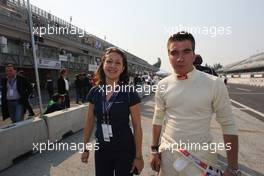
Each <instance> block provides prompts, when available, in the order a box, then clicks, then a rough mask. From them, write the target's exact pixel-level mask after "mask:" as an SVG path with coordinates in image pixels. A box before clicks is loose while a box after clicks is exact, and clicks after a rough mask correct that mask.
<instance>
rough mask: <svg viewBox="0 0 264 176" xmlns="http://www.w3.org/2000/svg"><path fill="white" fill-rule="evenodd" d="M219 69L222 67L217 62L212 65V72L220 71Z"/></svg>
mask: <svg viewBox="0 0 264 176" xmlns="http://www.w3.org/2000/svg"><path fill="white" fill-rule="evenodd" d="M221 68H223V65H221V64H220V63H219V62H218V63H216V64H214V65H213V69H214V70H218V69H221Z"/></svg>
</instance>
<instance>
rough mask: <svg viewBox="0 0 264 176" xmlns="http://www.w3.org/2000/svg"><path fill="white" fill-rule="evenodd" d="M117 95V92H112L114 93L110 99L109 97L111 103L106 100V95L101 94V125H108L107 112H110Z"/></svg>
mask: <svg viewBox="0 0 264 176" xmlns="http://www.w3.org/2000/svg"><path fill="white" fill-rule="evenodd" d="M118 93H119V92H115V91H114V93H113V94H112V97H110V99H111V98H112V101H111V102H110V101H107V100H106V93H105V94H102V97H103V101H102V110H103V123H107V124H109V123H110V119H109V112H110V109H111V107H112V105H113V104H114V101H115V99H116V97H117V95H118ZM110 99H109V100H110Z"/></svg>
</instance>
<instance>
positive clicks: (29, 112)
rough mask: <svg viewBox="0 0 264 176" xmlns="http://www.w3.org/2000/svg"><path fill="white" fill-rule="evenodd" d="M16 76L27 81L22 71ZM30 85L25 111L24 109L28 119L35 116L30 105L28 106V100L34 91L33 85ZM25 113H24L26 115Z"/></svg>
mask: <svg viewBox="0 0 264 176" xmlns="http://www.w3.org/2000/svg"><path fill="white" fill-rule="evenodd" d="M17 74H18V75H20V76H22V77H24V78H25V79H27V78H26V77H25V74H24V71H23V70H20V71H18V73H17ZM27 80H28V79H27ZM30 85H31V90H30V91H29V92H30V94H29V95H28V97H27V99H28V101H27V102H26V104H25V109H26V111H27V110H28V117H29V118H31V117H33V116H35V113H34V111H33V108H32V106H31V104H30V99H31V98H32V95H33V90H34V83H30ZM26 111H25V113H26Z"/></svg>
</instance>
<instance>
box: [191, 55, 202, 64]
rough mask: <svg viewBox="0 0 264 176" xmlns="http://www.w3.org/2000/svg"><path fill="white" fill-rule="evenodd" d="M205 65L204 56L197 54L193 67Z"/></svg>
mask: <svg viewBox="0 0 264 176" xmlns="http://www.w3.org/2000/svg"><path fill="white" fill-rule="evenodd" d="M202 63H203V59H202V56H201V55H199V54H196V55H195V59H194V62H193V65H194V66H195V65H202Z"/></svg>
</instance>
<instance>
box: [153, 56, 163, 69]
mask: <svg viewBox="0 0 264 176" xmlns="http://www.w3.org/2000/svg"><path fill="white" fill-rule="evenodd" d="M153 66H154V67H157V68H160V66H161V59H160V58H159V57H158V61H157V62H156V63H155V64H153Z"/></svg>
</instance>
